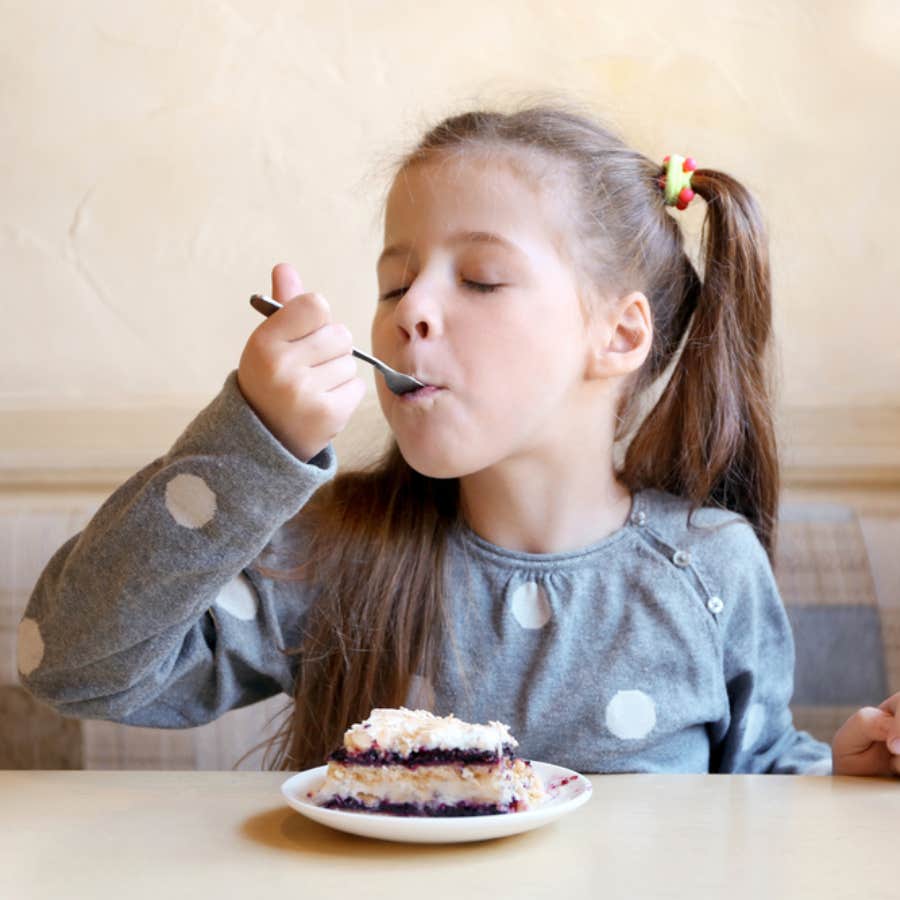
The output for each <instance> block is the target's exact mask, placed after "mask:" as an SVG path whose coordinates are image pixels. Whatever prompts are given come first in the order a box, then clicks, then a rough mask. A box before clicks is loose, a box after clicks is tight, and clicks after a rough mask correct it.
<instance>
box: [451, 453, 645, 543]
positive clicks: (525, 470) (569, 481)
mask: <svg viewBox="0 0 900 900" xmlns="http://www.w3.org/2000/svg"><path fill="white" fill-rule="evenodd" d="M607 458H608V464H607V465H605V466H598V465H597V463H596V460H597V459H607ZM460 503H461V510H462V514H463V518H464V519H465V521H466V524H467V525H468V526H469V527H470V528H471V529H472V530H473V531H474V532H475V533H476V534H478V535H479V536H480V537H482V538H484V539H485V540H486V541H490V542H491V543H492V544H496V545H497V546H499V547H504V548H506V549H508V550H517V551H520V552H523V553H565V552H568V551H572V550H579V549H581V548H582V547H587V546H589V545H591V544H594V543H596V542H597V541H600V540H602V539H603V538H605V537H607V536H608V535H610V534H612V533H613V532H614V531H617V530H618V529H619V528H621V527H622V526H623V525H624V524H625V523H626V522H627V521H628V517H629V515H630V512H631V492H630V491H629V490H628V488H627V487H626V486H625V485H623V484H622V483H621V482H619V481H618V480H617V479H616V477H615V472H614V469H613V465H612V456H611V453H609V454H608V457H604V456H603V455H602V454H598V455H597V456H594V455H592V454H590V453H584V452H583V450H582V449H579V451H577V452H575V453H573V452H572V450H571V447H570V448H569V450H568V454H567V455H562V454H560V456H559V458H558V459H555V460H554V459H552V458H551V459H548V458H547V456H546V455H545V456H544V457H543V458H535V457H534V456H529V457H527V458H521V459H514V460H506V461H504V462H503V463H499V464H498V465H496V466H492V467H491V468H489V469H484V470H482V471H481V472H475V473H473V474H472V475H466V476H464V477H463V478H461V479H460Z"/></svg>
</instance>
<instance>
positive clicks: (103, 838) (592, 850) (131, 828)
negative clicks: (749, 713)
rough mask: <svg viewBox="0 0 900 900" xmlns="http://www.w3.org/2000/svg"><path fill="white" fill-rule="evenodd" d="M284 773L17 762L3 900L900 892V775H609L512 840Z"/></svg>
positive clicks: (5, 784)
mask: <svg viewBox="0 0 900 900" xmlns="http://www.w3.org/2000/svg"><path fill="white" fill-rule="evenodd" d="M284 779H285V776H284V775H283V774H282V773H273V772H141V771H132V772H96V771H95V772H55V771H53V772H48V771H35V772H10V771H7V772H0V897H3V898H10V900H13V898H14V900H31V898H54V900H55V898H82V897H83V898H92V900H93V898H102V897H115V898H119V897H121V898H127V900H132V898H145V897H147V898H150V897H152V898H181V897H190V898H192V900H206V898H210V900H219V898H222V897H241V898H257V897H260V898H265V900H282V898H285V900H307V898H318V897H322V898H326V897H327V898H334V900H337V898H342V900H343V898H353V900H368V898H380V897H391V898H395V897H396V898H402V900H440V898H450V897H452V898H458V900H472V898H481V897H490V898H491V900H504V898H507V897H525V898H531V897H553V898H554V900H571V898H580V897H590V898H598V900H605V898H616V897H622V898H628V900H635V898H644V897H647V898H654V900H657V898H668V897H677V898H688V900H694V898H714V897H715V898H723V900H724V898H727V900H734V898H742V897H748V898H749V897H752V898H754V900H764V898H791V900H795V898H799V897H815V898H816V900H823V898H830V897H847V898H864V900H875V898H881V897H884V898H892V900H896V898H898V897H900V854H898V848H900V783H898V782H897V781H896V780H889V779H863V778H860V779H853V778H830V777H796V776H776V775H761V776H726V775H713V776H709V775H705V776H692V775H675V776H654V775H607V776H594V777H592V781H593V783H594V796H593V799H592V800H591V801H590V802H589V803H588V804H587V805H586V806H584V807H582V808H581V809H579V810H577V811H575V812H574V813H572V814H571V815H569V816H566V817H564V818H563V819H560V820H559V821H557V822H555V823H553V824H550V825H547V826H545V827H544V828H540V829H538V830H536V831H532V832H529V833H526V834H522V835H518V836H515V837H510V838H503V839H501V840H496V841H488V842H483V843H471V844H455V845H441V846H432V845H422V844H419V845H411V844H393V843H387V842H383V841H374V840H369V839H366V838H358V837H353V836H351V835H347V834H342V833H340V832H336V831H332V830H330V829H327V828H325V827H323V826H320V825H316V824H315V823H313V822H310V821H308V820H307V819H305V818H303V817H302V816H301V815H300V814H299V813H297V812H295V811H294V810H292V809H291V808H290V807H288V806H287V805H286V804H285V803H283V802H282V798H281V794H280V792H279V785H280V784H281V782H282V781H283V780H284Z"/></svg>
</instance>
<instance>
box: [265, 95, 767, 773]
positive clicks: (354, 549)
mask: <svg viewBox="0 0 900 900" xmlns="http://www.w3.org/2000/svg"><path fill="white" fill-rule="evenodd" d="M473 150H477V151H479V152H481V153H484V152H488V153H495V154H502V158H503V159H504V160H508V161H509V162H510V163H511V164H513V165H516V166H518V165H519V164H520V163H524V164H525V165H524V170H525V172H526V174H527V173H531V174H532V175H534V174H535V173H536V172H538V171H539V170H544V171H542V175H543V174H544V173H545V172H550V174H551V175H552V174H553V173H554V172H555V173H557V174H558V175H559V177H560V178H561V179H562V180H563V182H564V183H566V184H567V186H568V187H569V189H570V191H571V196H572V198H573V205H574V208H573V209H571V210H568V212H570V214H571V217H572V219H571V221H572V225H571V228H572V231H573V234H572V238H573V240H572V241H571V247H570V250H571V259H572V263H573V265H574V266H575V268H576V271H577V273H578V275H579V278H582V279H584V281H585V283H586V284H588V285H595V286H601V287H602V289H603V292H604V293H606V294H608V293H609V292H611V291H612V292H622V291H624V290H640V291H642V292H643V293H644V294H645V295H646V297H647V299H648V301H649V303H650V306H651V310H652V316H653V324H654V337H653V345H652V349H651V351H650V355H649V357H648V359H647V361H646V362H645V364H644V366H643V367H642V368H641V370H640V371H639V372H638V373H636V377H635V378H634V380H633V383H632V386H631V388H630V389H629V390H628V391H627V392H626V393H625V395H624V396H623V397H622V402H621V405H620V409H619V415H620V419H619V428H618V432H617V438H619V439H623V440H624V439H625V438H626V437H627V435H628V433H629V430H630V429H634V428H636V431H634V434H633V437H632V438H631V440H630V443H629V444H628V447H627V451H626V453H625V456H624V463H623V465H622V466H621V468H620V471H619V472H618V475H619V478H620V479H621V480H622V481H623V482H624V483H625V484H626V485H627V486H628V487H629V488H630V489H631V490H632V491H636V490H640V489H643V488H658V489H661V490H665V491H669V492H671V493H674V494H677V495H680V496H682V497H684V498H687V499H689V500H690V502H691V508H692V511H693V510H696V509H697V508H699V507H701V506H704V505H715V506H719V507H723V508H727V509H730V510H733V511H735V512H737V513H740V514H741V515H743V516H745V517H746V518H747V520H748V521H749V522H750V524H751V525H752V526H753V528H754V529H755V531H756V534H757V535H758V537H759V540H760V541H761V543H762V544H763V546H764V547H765V549H766V551H767V552H768V553H769V556H770V557H771V555H772V548H773V542H774V532H775V517H776V510H777V503H778V462H777V454H776V446H775V437H774V429H773V423H772V418H771V411H770V396H769V392H770V386H769V384H768V377H767V357H768V353H769V346H770V323H771V290H770V277H769V265H768V257H767V238H766V235H765V230H764V226H763V223H762V218H761V215H760V212H759V209H758V207H757V204H756V202H755V201H754V199H753V197H752V196H751V194H750V193H749V192H748V191H747V190H746V189H745V188H744V187H742V186H741V185H740V184H739V183H738V182H737V181H735V180H734V179H733V178H731V177H729V176H728V175H725V174H723V173H721V172H717V171H714V170H711V169H703V168H701V169H697V170H696V171H695V172H694V174H693V179H692V187H693V189H694V190H695V191H696V193H697V194H698V195H699V196H700V197H702V198H703V200H704V201H705V203H706V212H707V216H706V220H705V222H704V226H703V233H702V235H701V258H702V259H703V261H704V263H705V266H704V270H705V272H704V275H705V277H704V278H703V280H702V281H701V279H700V278H699V277H698V275H697V272H696V271H695V269H694V266H693V265H692V263H691V261H690V260H689V258H688V256H687V254H686V252H685V248H684V240H683V236H682V232H681V229H680V227H679V223H678V221H677V219H676V215H680V214H675V215H673V214H671V213H670V212H669V211H668V210H667V207H666V205H665V201H664V196H663V192H662V190H661V188H660V184H659V181H658V179H659V178H660V176H661V175H662V174H663V169H662V166H661V163H659V162H655V161H653V160H650V159H648V158H646V157H645V156H643V155H641V154H640V153H638V152H637V151H635V150H632V149H630V148H629V147H628V146H627V145H626V144H625V143H624V141H623V140H622V139H621V138H620V137H618V136H617V135H616V134H615V133H614V132H613V130H612V129H610V128H609V127H607V126H605V125H604V124H602V123H600V122H598V121H597V120H596V117H594V116H592V115H585V114H583V113H582V112H580V111H578V110H576V109H575V108H574V107H571V108H570V107H569V106H567V105H566V104H561V103H558V102H556V103H549V104H547V103H543V104H541V103H539V104H532V105H528V106H526V107H525V108H522V109H520V110H518V111H515V112H512V113H501V112H493V111H484V110H477V111H472V112H466V113H463V114H461V115H455V116H452V117H450V118H447V119H445V120H444V121H442V122H440V123H439V124H438V125H436V126H435V127H434V128H432V129H431V130H430V131H428V132H427V133H426V134H425V136H424V137H423V138H422V139H421V141H420V142H419V143H418V144H417V145H416V146H415V147H414V149H413V150H412V151H410V152H409V153H407V154H406V155H404V156H403V157H402V158H401V159H400V160H399V162H398V164H397V166H396V170H395V174H399V173H400V172H402V171H403V170H404V169H405V168H406V167H408V166H412V165H417V164H420V163H423V162H428V161H430V160H433V159H436V158H437V157H438V156H442V155H445V154H448V153H454V154H455V153H463V154H464V153H467V152H470V151H473ZM679 349H680V350H681V352H680V358H679V357H678V351H679ZM670 366H671V376H670V377H669V379H668V382H667V383H666V384H665V387H664V388H663V389H662V392H661V394H660V395H659V399H658V400H657V402H656V404H655V405H654V406H653V408H652V409H651V410H650V411H649V413H646V414H644V415H643V420H642V421H641V415H642V414H641V410H640V404H641V400H642V398H645V397H646V395H647V394H648V393H649V392H648V390H647V389H648V388H651V386H652V387H658V385H659V384H660V383H661V382H662V378H661V376H663V375H664V374H665V373H666V372H667V370H668V369H669V368H670ZM458 522H459V512H458V482H457V481H456V480H455V479H448V480H437V479H431V478H428V477H425V476H423V475H420V474H419V473H417V472H416V471H414V470H413V469H412V468H411V467H410V466H409V465H407V463H406V462H405V461H404V459H403V457H402V456H401V454H400V452H399V450H398V449H397V446H396V443H392V444H391V446H390V448H389V449H388V451H387V453H386V454H385V455H384V456H383V458H382V459H380V460H378V461H376V462H375V463H373V464H372V465H370V466H369V467H368V468H366V469H362V470H359V471H353V472H347V473H341V474H339V475H338V476H337V477H336V478H335V479H334V480H333V481H332V482H330V483H329V484H327V485H325V486H324V487H323V488H321V489H320V490H319V491H318V492H317V493H316V495H315V496H314V497H313V498H312V499H311V501H310V502H309V503H308V504H307V505H306V506H305V507H304V509H303V510H302V511H301V513H300V514H299V515H298V516H296V517H295V518H294V519H293V520H292V521H291V522H289V523H288V524H287V526H286V527H285V528H284V529H282V531H281V533H280V534H279V547H287V548H291V547H293V548H302V553H303V559H302V560H301V561H300V562H299V564H298V565H296V566H295V567H294V568H293V569H291V570H289V571H283V570H276V569H272V568H269V567H267V566H264V565H263V564H262V562H261V560H260V561H258V568H259V569H260V571H262V572H264V573H265V574H267V575H269V576H272V577H284V578H297V577H299V578H304V579H308V580H309V581H310V584H311V585H313V586H314V587H313V588H312V591H313V592H314V594H313V596H314V599H313V601H312V602H311V604H310V609H309V612H308V615H307V616H306V619H305V625H304V628H305V633H304V635H303V639H302V642H301V644H300V645H299V646H298V647H296V648H294V649H291V650H287V651H286V652H288V653H290V654H293V655H296V656H297V658H298V663H297V677H296V687H295V698H294V704H293V707H292V713H290V719H289V720H288V721H287V722H286V723H285V725H284V726H283V727H282V729H281V731H280V732H279V733H278V734H277V735H276V736H275V738H274V739H272V741H271V742H270V745H269V748H268V749H269V750H273V749H274V750H275V751H276V761H275V766H274V767H277V768H283V769H294V768H303V767H307V766H311V765H317V764H319V763H321V762H322V760H323V758H324V757H325V756H326V754H327V753H328V752H329V751H330V750H332V749H333V748H334V747H336V746H337V745H338V744H339V743H340V740H341V735H342V733H343V731H344V730H345V729H346V728H347V727H348V726H349V725H350V724H351V723H352V722H354V721H359V720H361V719H363V718H364V717H365V716H366V715H367V714H368V713H369V711H370V710H371V709H372V708H373V707H375V706H399V705H401V704H403V703H404V701H405V698H406V696H407V689H408V687H409V684H410V680H411V678H412V676H413V675H415V674H422V675H425V676H427V675H429V674H430V672H431V666H432V661H433V657H434V652H433V648H434V647H435V646H436V641H437V640H438V638H439V636H440V634H441V631H442V628H443V625H444V623H443V616H444V605H443V601H442V591H443V585H442V580H443V576H442V573H443V566H444V560H445V548H446V546H447V539H448V536H449V535H450V534H451V532H452V531H453V529H454V528H455V527H457V525H458ZM279 547H275V546H274V545H273V546H272V547H270V548H269V550H270V552H271V553H274V555H275V556H276V557H279V554H280V550H279ZM298 552H300V551H298ZM264 765H265V762H264Z"/></svg>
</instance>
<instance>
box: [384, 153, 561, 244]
mask: <svg viewBox="0 0 900 900" xmlns="http://www.w3.org/2000/svg"><path fill="white" fill-rule="evenodd" d="M558 194H559V192H554V191H548V190H546V189H545V187H544V186H543V183H542V181H541V179H540V178H539V176H538V173H537V171H536V170H535V168H534V167H532V166H530V165H528V164H527V163H525V162H524V161H523V160H521V159H519V158H516V157H515V156H512V155H510V154H497V153H493V154H490V155H487V154H482V153H478V152H469V153H466V154H464V155H450V154H441V155H439V156H438V157H437V158H435V159H430V160H428V161H426V162H419V163H415V164H413V165H411V166H407V167H406V168H405V169H403V170H401V171H400V172H399V173H398V175H397V177H396V178H395V179H394V183H393V184H392V186H391V190H390V192H389V194H388V197H387V203H386V206H385V220H384V233H385V245H388V244H392V243H397V242H398V241H399V242H403V243H406V244H410V243H415V242H417V241H423V240H432V239H435V240H440V236H441V234H450V233H454V232H458V231H464V230H467V231H482V232H496V233H500V234H501V235H504V236H507V237H510V238H511V239H512V240H517V238H520V239H526V238H527V239H528V240H529V241H535V240H544V241H547V242H549V243H551V244H554V245H556V244H557V242H558V240H559V234H560V231H561V229H560V224H561V222H560V218H561V216H560V207H559V201H558ZM497 246H500V245H497Z"/></svg>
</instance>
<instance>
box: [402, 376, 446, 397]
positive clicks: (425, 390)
mask: <svg viewBox="0 0 900 900" xmlns="http://www.w3.org/2000/svg"><path fill="white" fill-rule="evenodd" d="M419 380H420V381H421V380H422V379H419ZM444 390H446V388H442V387H439V386H438V385H436V384H426V385H425V386H424V387H420V388H417V389H416V390H414V391H409V392H408V393H406V394H400V395H399V400H400V401H401V402H402V403H416V402H418V401H420V400H425V399H427V398H428V397H434V396H435V395H436V394H439V393H441V392H442V391H444Z"/></svg>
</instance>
